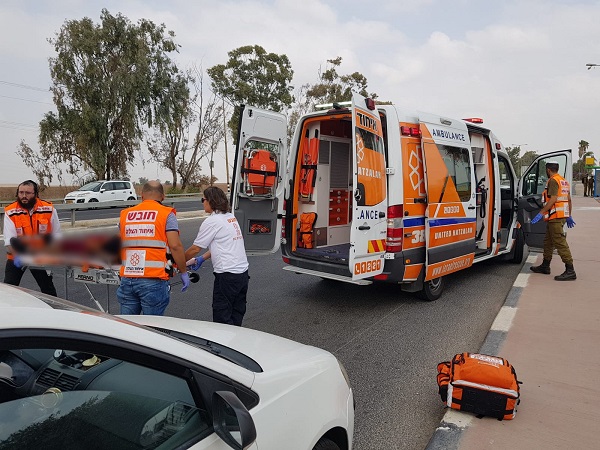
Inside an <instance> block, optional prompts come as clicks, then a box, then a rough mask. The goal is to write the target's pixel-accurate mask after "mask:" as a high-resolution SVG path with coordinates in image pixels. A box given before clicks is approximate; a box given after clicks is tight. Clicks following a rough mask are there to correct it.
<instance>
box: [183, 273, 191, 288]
mask: <svg viewBox="0 0 600 450" xmlns="http://www.w3.org/2000/svg"><path fill="white" fill-rule="evenodd" d="M181 284H183V287H182V288H181V292H185V291H187V288H189V287H190V276H189V275H188V274H187V272H182V273H181Z"/></svg>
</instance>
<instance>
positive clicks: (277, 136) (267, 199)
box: [231, 105, 287, 255]
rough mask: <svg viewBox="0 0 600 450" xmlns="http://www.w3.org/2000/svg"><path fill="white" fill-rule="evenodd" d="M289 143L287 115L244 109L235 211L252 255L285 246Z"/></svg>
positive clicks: (236, 164) (235, 169) (233, 199)
mask: <svg viewBox="0 0 600 450" xmlns="http://www.w3.org/2000/svg"><path fill="white" fill-rule="evenodd" d="M286 140H287V119H286V117H285V116H284V115H283V114H281V113H277V112H273V111H268V110H263V109H259V108H255V107H253V106H247V105H242V106H241V112H240V125H239V133H238V143H237V148H236V154H235V161H234V167H233V179H232V190H231V209H232V212H233V213H234V215H235V217H236V219H237V221H238V225H239V227H240V230H239V234H240V236H243V238H244V244H245V246H246V253H247V254H248V255H264V254H269V253H275V252H276V251H277V250H279V247H280V245H281V222H282V221H281V217H282V214H283V201H282V200H283V194H284V189H285V183H284V182H283V181H284V174H285V170H286V165H287V160H286V159H287V148H286Z"/></svg>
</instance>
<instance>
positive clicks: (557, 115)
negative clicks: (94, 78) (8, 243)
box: [0, 0, 600, 184]
mask: <svg viewBox="0 0 600 450" xmlns="http://www.w3.org/2000/svg"><path fill="white" fill-rule="evenodd" d="M103 7H104V8H107V9H108V10H109V11H110V12H111V13H112V14H116V13H117V12H121V13H122V14H123V15H125V16H127V17H128V18H129V19H130V20H131V21H133V22H137V20H138V19H140V18H146V19H150V20H152V21H154V22H156V23H164V24H165V25H166V26H167V28H168V29H170V30H173V31H174V32H175V34H176V41H177V43H179V44H180V45H181V51H180V54H179V55H177V56H176V60H177V63H178V64H179V65H180V67H184V68H185V67H187V66H189V65H190V64H200V65H202V66H203V67H204V68H205V69H206V68H208V67H211V66H213V65H215V64H219V63H224V62H225V61H226V60H227V52H228V51H229V50H232V49H234V48H237V47H240V46H242V45H254V44H258V45H261V46H263V47H264V48H265V49H266V50H267V51H269V52H275V53H278V54H283V53H284V54H286V55H287V56H288V57H289V59H290V61H291V63H292V68H293V69H294V72H295V75H294V80H293V85H295V86H300V85H301V84H304V83H314V82H315V81H316V77H317V71H318V68H319V66H320V65H323V64H324V63H325V61H326V60H327V59H331V58H334V57H336V56H341V57H342V58H343V63H342V66H341V69H340V73H351V72H354V71H358V72H361V73H362V74H364V75H365V76H366V77H367V79H368V81H369V91H371V92H376V93H377V94H379V97H380V99H382V100H390V101H392V102H394V103H395V104H396V105H398V106H399V107H401V108H407V109H411V110H419V111H426V112H432V113H439V114H443V115H445V116H449V117H455V118H462V117H482V118H483V119H484V121H485V125H487V126H488V127H490V128H491V129H492V130H493V131H494V132H495V134H496V135H497V136H498V137H499V138H500V140H501V141H502V143H503V144H504V146H512V145H518V144H521V145H522V148H523V150H535V151H537V152H538V153H545V152H548V151H551V150H556V149H563V148H572V149H573V150H574V151H575V153H576V150H577V144H578V142H579V141H580V140H582V139H583V140H586V141H588V142H589V143H590V150H592V151H595V152H596V157H599V156H600V148H598V147H599V146H600V126H599V123H598V122H599V121H600V115H599V114H598V113H599V111H600V110H599V106H600V101H599V100H600V67H598V68H593V69H591V70H586V66H585V65H586V63H598V64H600V25H598V24H600V1H569V0H562V1H559V0H554V1H553V0H543V1H536V0H518V1H501V0H498V1H486V0H453V1H447V0H446V1H444V0H411V1H404V0H393V1H388V0H379V1H374V2H367V1H364V0H361V1H357V0H301V1H299V0H272V1H267V0H262V1H258V0H255V1H240V0H218V1H217V0H195V1H192V0H189V1H184V0H179V1H177V0H173V1H169V0H160V1H127V0H121V1H112V0H104V1H103V2H100V1H87V0H53V1H47V2H45V1H41V0H40V1H32V0H29V1H28V0H15V1H13V0H0V155H1V156H2V160H1V161H2V162H1V164H0V184H11V183H18V182H20V181H22V180H23V179H26V178H29V177H31V176H32V175H31V172H30V171H29V170H28V168H27V167H26V166H25V165H24V164H23V163H22V162H21V161H20V160H19V159H18V157H17V156H16V154H15V151H16V148H17V145H18V143H19V142H20V140H21V139H24V140H25V141H26V142H27V143H28V144H30V145H31V146H32V147H34V148H37V147H38V144H37V136H38V129H37V125H38V123H39V121H40V120H41V119H42V117H43V114H44V113H45V112H47V111H49V110H52V109H53V103H52V97H51V95H50V93H49V92H48V91H47V89H48V87H49V86H50V84H51V80H50V75H49V69H48V58H49V57H51V56H54V51H53V48H52V46H51V45H50V44H49V43H48V42H47V38H49V37H53V36H54V35H55V33H56V32H57V31H58V30H59V29H60V27H61V25H62V24H63V23H64V22H65V20H72V19H81V18H82V17H85V16H87V17H90V18H92V19H93V20H94V21H95V22H98V21H99V16H100V10H101V9H102V8H103ZM16 84H18V85H24V86H27V87H29V88H25V87H20V86H16ZM35 88H37V89H35ZM525 144H527V145H525ZM146 156H147V152H146ZM223 161H224V154H223V152H221V153H220V154H219V155H218V156H217V157H216V158H215V164H216V166H217V172H216V175H217V176H218V177H219V179H220V181H225V172H224V162H223ZM203 167H204V168H205V171H206V173H208V164H207V163H206V162H205V163H204V164H203ZM130 174H131V177H132V179H134V180H137V179H138V178H139V177H141V176H146V177H148V178H156V177H159V178H161V179H162V180H165V179H168V178H169V176H168V175H167V173H166V172H165V171H162V170H159V169H157V167H156V165H154V164H146V166H145V167H143V166H142V165H141V164H140V163H138V164H136V165H135V166H134V167H132V168H131V169H130Z"/></svg>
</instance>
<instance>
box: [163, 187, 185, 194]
mask: <svg viewBox="0 0 600 450" xmlns="http://www.w3.org/2000/svg"><path fill="white" fill-rule="evenodd" d="M176 194H183V191H182V190H181V189H179V188H176V187H171V188H169V189H168V190H167V195H176Z"/></svg>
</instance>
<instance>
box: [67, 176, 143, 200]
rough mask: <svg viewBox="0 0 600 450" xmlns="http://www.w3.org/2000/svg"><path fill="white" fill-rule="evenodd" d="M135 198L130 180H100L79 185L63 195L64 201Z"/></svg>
mask: <svg viewBox="0 0 600 450" xmlns="http://www.w3.org/2000/svg"><path fill="white" fill-rule="evenodd" d="M120 200H123V201H127V200H137V194H136V192H135V187H134V186H133V183H132V182H131V181H125V180H108V181H105V180H100V181H92V182H91V183H88V184H86V185H83V186H81V187H80V188H79V189H77V190H76V191H72V192H69V193H68V194H67V195H65V200H64V202H65V203H94V202H113V201H120Z"/></svg>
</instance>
